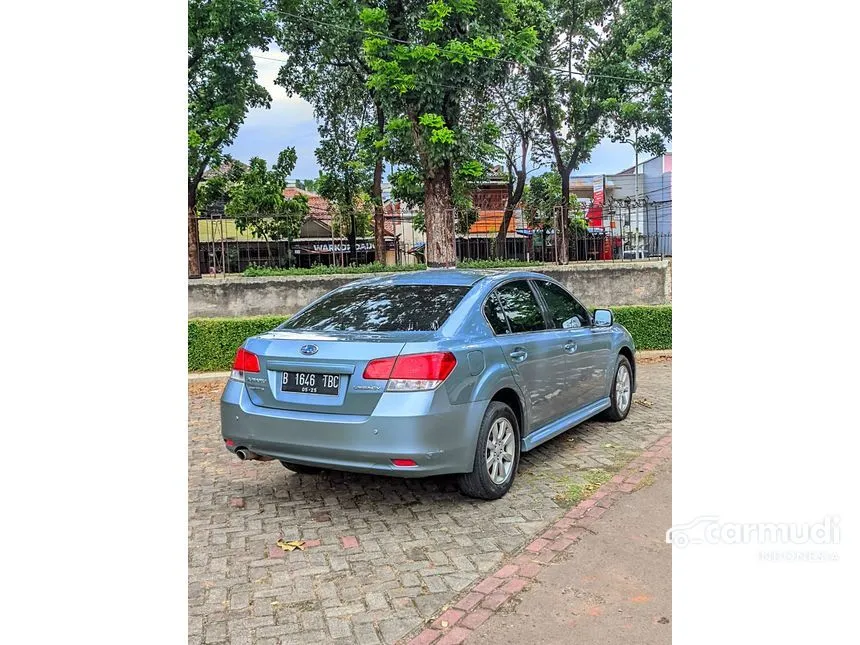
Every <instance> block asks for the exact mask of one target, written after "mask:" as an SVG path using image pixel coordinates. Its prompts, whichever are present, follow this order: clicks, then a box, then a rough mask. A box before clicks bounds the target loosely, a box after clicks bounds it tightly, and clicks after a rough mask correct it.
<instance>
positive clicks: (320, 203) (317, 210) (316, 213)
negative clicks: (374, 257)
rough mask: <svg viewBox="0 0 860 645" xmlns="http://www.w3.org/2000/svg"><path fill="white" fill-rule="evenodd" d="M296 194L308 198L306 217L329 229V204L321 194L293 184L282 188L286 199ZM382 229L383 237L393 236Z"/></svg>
mask: <svg viewBox="0 0 860 645" xmlns="http://www.w3.org/2000/svg"><path fill="white" fill-rule="evenodd" d="M296 195H304V196H305V197H307V198H308V209H309V210H308V217H309V218H310V219H313V220H316V221H317V222H319V223H320V224H322V225H323V226H325V227H326V228H327V229H329V230H331V204H330V203H329V201H328V200H327V199H326V198H325V197H323V196H322V195H318V194H317V193H312V192H310V191H308V190H302V189H301V188H296V187H295V186H288V187H287V188H284V197H286V198H287V199H292V198H293V197H295V196H296ZM383 230H384V232H385V237H394V233H392V232H391V230H390V229H388V228H385V229H383Z"/></svg>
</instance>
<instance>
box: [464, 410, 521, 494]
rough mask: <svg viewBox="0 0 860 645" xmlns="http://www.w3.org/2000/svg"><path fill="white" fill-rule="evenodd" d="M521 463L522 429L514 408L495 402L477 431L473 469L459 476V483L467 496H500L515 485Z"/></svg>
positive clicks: (485, 414)
mask: <svg viewBox="0 0 860 645" xmlns="http://www.w3.org/2000/svg"><path fill="white" fill-rule="evenodd" d="M519 462H520V429H519V423H518V422H517V416H516V415H515V414H514V411H513V410H511V408H510V407H509V406H508V405H506V404H504V403H502V402H500V401H492V402H490V405H489V406H488V407H487V411H486V412H485V413H484V420H483V421H482V422H481V429H480V431H479V432H478V447H477V449H476V451H475V462H474V464H473V468H472V472H470V473H465V474H463V475H460V476H459V477H458V479H457V485H458V487H459V488H460V492H461V493H463V495H466V496H467V497H477V498H478V499H499V498H500V497H502V496H503V495H504V494H505V493H507V492H508V490H509V489H510V488H511V484H513V481H514V476H515V475H516V472H517V466H518V465H519Z"/></svg>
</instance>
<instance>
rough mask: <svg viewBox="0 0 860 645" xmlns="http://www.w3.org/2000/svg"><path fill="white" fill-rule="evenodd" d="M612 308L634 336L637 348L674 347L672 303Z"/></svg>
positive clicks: (616, 316)
mask: <svg viewBox="0 0 860 645" xmlns="http://www.w3.org/2000/svg"><path fill="white" fill-rule="evenodd" d="M610 309H612V312H613V314H614V315H615V319H616V320H617V321H618V322H620V323H621V324H622V325H624V326H625V327H626V328H627V330H628V331H629V332H630V335H631V336H633V342H634V343H635V344H636V349H672V305H662V306H656V307H610Z"/></svg>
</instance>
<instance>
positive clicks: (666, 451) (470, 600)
mask: <svg viewBox="0 0 860 645" xmlns="http://www.w3.org/2000/svg"><path fill="white" fill-rule="evenodd" d="M671 454H672V435H670V434H669V435H664V436H663V437H661V438H660V439H658V440H657V441H655V442H654V443H653V444H651V446H649V447H648V448H646V449H645V452H643V453H642V454H640V455H639V456H638V457H636V458H635V459H634V460H633V461H631V462H630V463H629V464H627V465H626V466H625V467H624V468H623V469H621V471H620V472H619V473H618V474H617V475H615V476H614V477H613V478H612V479H611V480H609V482H608V483H606V484H604V485H603V486H601V487H600V488H599V489H598V490H597V491H596V492H595V493H594V494H592V495H591V496H590V497H589V498H587V499H584V500H582V501H581V502H579V504H577V505H576V506H575V507H574V508H572V509H570V510H569V511H568V512H567V513H565V515H564V517H562V518H561V519H559V520H558V521H557V522H555V523H554V524H553V525H552V526H551V527H550V528H549V529H547V530H546V531H544V532H543V533H542V534H541V537H539V538H537V539H536V540H534V541H533V542H531V543H530V544H528V545H527V546H526V547H525V549H524V551H523V552H522V553H520V554H519V555H518V556H516V557H515V558H513V560H512V561H511V562H509V563H508V564H505V565H503V566H502V567H500V568H499V569H498V570H497V571H495V572H494V573H492V574H490V575H488V576H487V577H486V578H484V579H483V580H480V581H478V583H477V584H475V585H474V586H473V587H472V589H471V590H470V591H469V592H468V593H467V594H465V595H464V596H463V597H462V598H461V599H460V600H459V601H458V602H456V603H455V604H454V607H455V609H448V610H446V611H445V612H444V613H443V614H442V615H440V616H439V617H437V618H436V619H435V620H434V621H433V623H432V627H433V629H431V628H426V629H424V630H423V631H422V632H420V633H419V634H418V635H417V636H415V637H414V638H413V639H412V640H410V641H409V642H408V645H430V643H433V644H434V645H457V644H458V643H462V642H464V641H465V640H466V639H467V638H468V637H469V636H470V635H471V634H472V630H474V629H477V628H478V627H479V626H480V625H481V624H483V623H484V621H486V620H487V619H488V618H489V617H490V616H492V615H493V613H495V612H496V611H498V609H499V608H500V607H501V606H502V605H503V604H505V603H506V602H507V601H508V600H510V599H511V598H513V597H514V596H516V595H517V594H519V593H520V592H521V591H522V590H523V589H524V588H525V587H526V586H527V585H528V583H529V582H531V580H530V578H534V577H535V576H537V574H538V573H539V572H540V570H541V568H542V566H545V565H547V564H549V562H550V561H552V560H553V559H554V558H555V556H556V555H558V553H559V552H561V551H564V550H565V549H568V548H570V547H571V546H572V545H574V544H576V542H577V541H578V540H579V538H580V537H581V536H582V534H583V533H584V532H585V529H586V527H588V526H590V525H591V524H592V523H594V521H595V520H596V519H597V518H598V517H600V516H601V515H603V514H604V513H605V512H606V509H607V508H609V507H610V506H611V505H612V504H613V503H614V502H615V500H616V499H618V497H619V496H620V495H621V494H622V493H625V494H629V493H631V492H633V489H634V488H635V487H636V484H638V483H639V482H641V481H642V479H643V478H644V476H645V473H648V472H650V471H652V470H654V468H656V467H657V466H658V465H660V464H661V463H662V462H663V461H664V460H666V459H668V458H669V457H670V456H671ZM598 501H600V505H597V502H598ZM347 539H350V538H341V540H343V542H344V548H347V543H346V540H347ZM351 539H355V538H351ZM352 546H358V541H357V540H356V543H355V544H354V545H352ZM503 584H504V586H501V585H503ZM442 621H446V622H447V623H448V625H447V627H442V626H441V625H442ZM455 623H456V625H455ZM440 637H441V638H440ZM437 639H438V640H437Z"/></svg>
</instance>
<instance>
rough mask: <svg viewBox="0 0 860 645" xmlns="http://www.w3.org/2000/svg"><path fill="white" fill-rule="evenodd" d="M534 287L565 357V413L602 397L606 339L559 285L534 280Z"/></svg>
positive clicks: (604, 394) (607, 346)
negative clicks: (566, 394)
mask: <svg viewBox="0 0 860 645" xmlns="http://www.w3.org/2000/svg"><path fill="white" fill-rule="evenodd" d="M534 285H535V287H536V289H537V292H538V294H539V295H540V298H541V300H542V301H543V304H544V306H545V307H546V311H547V315H548V318H549V323H550V325H551V327H552V328H553V329H554V330H555V333H556V334H557V337H558V339H559V340H558V341H557V342H558V343H559V344H560V346H561V347H562V351H563V352H564V356H565V358H566V361H565V365H564V370H565V374H566V379H567V380H566V384H565V390H566V391H567V393H568V396H567V398H566V401H567V408H568V409H567V412H572V411H573V410H578V409H580V408H582V407H584V406H586V405H589V404H591V403H594V402H595V401H597V400H598V399H601V398H603V397H605V396H606V393H605V392H604V390H605V388H604V387H603V384H604V383H605V380H606V363H607V360H608V358H607V356H606V353H607V351H608V348H609V345H608V342H607V341H608V340H609V336H608V335H605V334H602V333H600V331H602V330H600V331H596V330H597V328H594V327H592V326H591V316H590V315H589V313H588V310H587V309H586V308H585V307H583V306H582V305H581V304H580V303H579V301H577V300H576V298H574V297H573V296H572V295H570V294H569V293H568V292H567V291H566V290H565V289H564V288H563V287H562V286H560V285H558V284H556V283H555V282H551V281H550V280H534Z"/></svg>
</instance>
